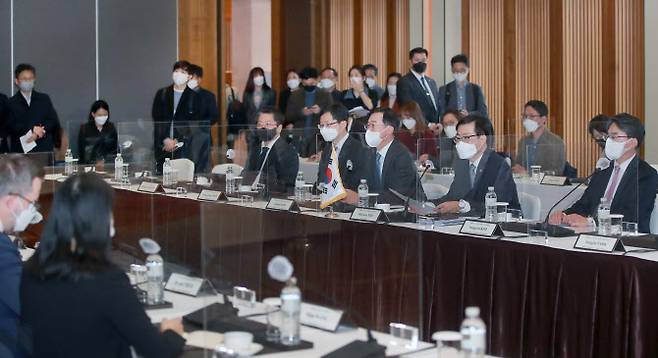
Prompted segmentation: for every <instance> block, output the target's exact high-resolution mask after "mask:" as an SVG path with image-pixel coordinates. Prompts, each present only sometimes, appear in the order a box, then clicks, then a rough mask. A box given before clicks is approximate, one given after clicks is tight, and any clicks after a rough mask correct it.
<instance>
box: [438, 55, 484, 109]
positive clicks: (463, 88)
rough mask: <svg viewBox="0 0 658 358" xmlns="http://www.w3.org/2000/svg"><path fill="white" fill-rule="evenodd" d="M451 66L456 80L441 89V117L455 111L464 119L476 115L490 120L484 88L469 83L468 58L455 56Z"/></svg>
mask: <svg viewBox="0 0 658 358" xmlns="http://www.w3.org/2000/svg"><path fill="white" fill-rule="evenodd" d="M450 66H451V68H452V76H453V77H454V78H455V80H454V81H452V82H450V83H448V84H447V85H444V86H441V88H440V89H439V98H438V100H439V115H442V114H443V113H444V112H445V111H447V110H449V109H453V110H457V111H459V112H460V113H461V115H462V117H465V116H468V115H469V114H474V115H478V116H482V117H485V118H489V112H488V110H487V100H486V99H485V97H484V93H483V91H482V87H480V86H479V85H477V84H475V83H471V82H469V81H468V72H469V64H468V57H466V55H462V54H460V55H457V56H454V57H453V58H452V59H451V60H450Z"/></svg>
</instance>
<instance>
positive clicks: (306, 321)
mask: <svg viewBox="0 0 658 358" xmlns="http://www.w3.org/2000/svg"><path fill="white" fill-rule="evenodd" d="M342 317H343V311H341V310H336V309H331V308H328V307H323V306H318V305H314V304H310V303H302V307H301V312H300V317H299V320H300V322H301V323H302V324H303V325H306V326H311V327H315V328H320V329H324V330H327V331H331V332H335V331H336V329H338V325H339V324H340V320H341V318H342Z"/></svg>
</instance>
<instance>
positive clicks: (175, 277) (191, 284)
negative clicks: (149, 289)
mask: <svg viewBox="0 0 658 358" xmlns="http://www.w3.org/2000/svg"><path fill="white" fill-rule="evenodd" d="M201 286H203V279H202V278H198V277H189V276H185V275H181V274H179V273H172V274H171V276H169V280H167V284H166V285H165V290H168V291H172V292H178V293H182V294H184V295H189V296H195V297H196V296H197V295H198V294H199V291H200V290H201Z"/></svg>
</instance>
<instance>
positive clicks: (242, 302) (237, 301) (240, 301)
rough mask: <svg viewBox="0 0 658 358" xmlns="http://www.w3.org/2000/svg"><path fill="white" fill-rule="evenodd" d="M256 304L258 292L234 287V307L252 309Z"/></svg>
mask: <svg viewBox="0 0 658 358" xmlns="http://www.w3.org/2000/svg"><path fill="white" fill-rule="evenodd" d="M255 304H256V291H254V290H250V289H248V288H246V287H242V286H235V287H233V306H235V307H238V306H242V307H246V308H252V307H254V305H255Z"/></svg>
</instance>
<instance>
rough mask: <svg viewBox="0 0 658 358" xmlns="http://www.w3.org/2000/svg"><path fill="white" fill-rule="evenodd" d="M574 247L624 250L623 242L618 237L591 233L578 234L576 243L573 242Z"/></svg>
mask: <svg viewBox="0 0 658 358" xmlns="http://www.w3.org/2000/svg"><path fill="white" fill-rule="evenodd" d="M573 247H574V248H575V249H581V250H591V251H599V252H613V251H622V252H623V251H626V248H624V244H623V243H622V242H621V240H619V238H618V237H610V236H601V235H593V234H580V235H578V239H576V243H574V244H573Z"/></svg>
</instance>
